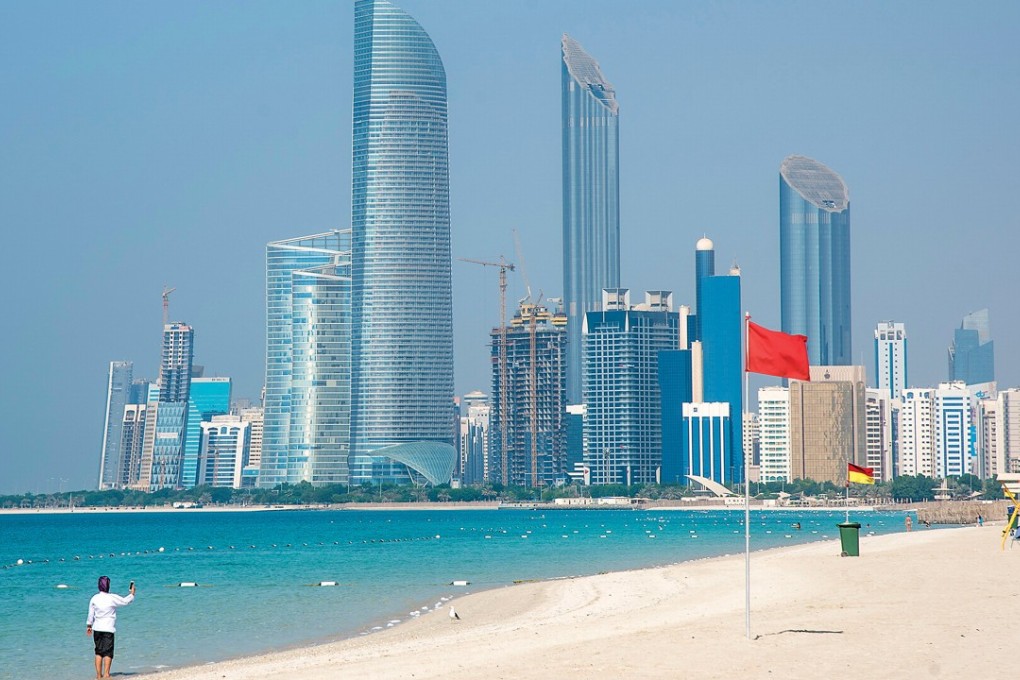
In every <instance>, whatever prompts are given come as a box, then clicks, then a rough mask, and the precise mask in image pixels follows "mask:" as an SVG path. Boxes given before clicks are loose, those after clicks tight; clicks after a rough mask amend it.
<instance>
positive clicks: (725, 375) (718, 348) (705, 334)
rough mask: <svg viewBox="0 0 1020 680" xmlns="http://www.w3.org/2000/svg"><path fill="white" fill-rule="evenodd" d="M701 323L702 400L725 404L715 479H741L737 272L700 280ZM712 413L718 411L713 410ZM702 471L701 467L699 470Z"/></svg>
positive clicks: (741, 387) (741, 410) (740, 382)
mask: <svg viewBox="0 0 1020 680" xmlns="http://www.w3.org/2000/svg"><path fill="white" fill-rule="evenodd" d="M701 289H702V292H701V302H700V303H699V304H701V305H702V307H701V308H699V309H698V324H699V325H700V326H701V344H702V347H703V350H702V351H703V370H704V402H705V403H706V404H711V403H725V404H729V420H728V422H727V423H725V425H726V426H727V427H728V430H729V432H728V435H729V442H730V444H729V446H728V447H727V448H725V449H724V450H723V451H722V453H721V456H720V460H721V467H717V468H714V469H713V472H714V473H715V475H714V479H715V480H716V481H718V482H740V481H742V480H743V479H744V457H743V450H742V448H743V441H744V438H743V431H744V430H743V417H742V413H743V405H744V399H743V375H744V374H743V361H742V357H743V355H742V353H741V352H742V350H741V347H742V345H741V343H742V338H741V334H742V330H743V325H742V323H743V320H742V318H741V312H740V275H739V270H736V269H734V270H733V271H732V272H731V273H730V275H729V276H707V277H705V278H704V279H703V280H702V281H701ZM712 415H713V417H716V416H718V413H713V414H712ZM695 474H702V475H704V476H708V475H706V473H705V471H704V470H703V471H702V472H701V473H695Z"/></svg>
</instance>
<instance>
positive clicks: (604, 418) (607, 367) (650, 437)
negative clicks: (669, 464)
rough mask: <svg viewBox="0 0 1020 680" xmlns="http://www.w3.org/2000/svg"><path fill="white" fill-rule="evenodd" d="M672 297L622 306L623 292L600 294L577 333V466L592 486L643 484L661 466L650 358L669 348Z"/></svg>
mask: <svg viewBox="0 0 1020 680" xmlns="http://www.w3.org/2000/svg"><path fill="white" fill-rule="evenodd" d="M672 298H673V296H672V293H670V292H669V291H649V292H647V293H645V302H644V304H641V305H637V306H635V307H631V306H630V292H629V291H628V290H627V289H612V290H605V291H603V295H602V311H599V312H588V313H587V314H586V315H585V321H584V324H585V327H584V367H585V380H584V403H585V404H586V410H585V415H584V464H585V466H587V468H588V470H589V471H590V475H591V477H590V479H591V483H592V484H648V483H654V482H656V481H658V477H659V468H660V466H661V465H662V420H661V402H660V392H659V382H658V368H657V359H658V356H659V352H661V351H663V350H673V349H677V342H678V341H677V338H678V328H679V314H678V313H677V312H674V311H672V304H673V303H672Z"/></svg>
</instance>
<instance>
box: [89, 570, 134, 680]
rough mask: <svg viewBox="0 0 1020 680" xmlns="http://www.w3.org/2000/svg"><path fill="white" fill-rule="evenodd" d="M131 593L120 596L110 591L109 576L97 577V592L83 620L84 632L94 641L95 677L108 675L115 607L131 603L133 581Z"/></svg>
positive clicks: (114, 624) (111, 662)
mask: <svg viewBox="0 0 1020 680" xmlns="http://www.w3.org/2000/svg"><path fill="white" fill-rule="evenodd" d="M130 590H131V593H130V594H129V595H128V596H127V597H121V596H120V595H115V594H112V593H111V592H110V577H109V576H100V577H99V592H98V593H96V594H95V595H93V596H92V599H91V600H89V616H88V619H86V621H85V634H86V635H91V636H92V639H93V640H94V641H95V643H96V677H97V678H108V677H110V666H111V664H113V634H114V633H116V632H117V625H116V624H117V607H123V606H124V605H128V604H131V602H132V601H133V600H134V599H135V582H134V581H132V582H131V586H130Z"/></svg>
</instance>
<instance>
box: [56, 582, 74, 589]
mask: <svg viewBox="0 0 1020 680" xmlns="http://www.w3.org/2000/svg"><path fill="white" fill-rule="evenodd" d="M70 587H71V586H69V585H67V584H66V583H58V584H57V588H60V589H64V588H70Z"/></svg>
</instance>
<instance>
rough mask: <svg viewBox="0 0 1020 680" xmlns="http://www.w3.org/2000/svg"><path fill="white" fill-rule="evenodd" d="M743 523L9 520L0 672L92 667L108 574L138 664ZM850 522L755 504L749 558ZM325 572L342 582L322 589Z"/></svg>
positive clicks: (639, 559)
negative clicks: (88, 630)
mask: <svg viewBox="0 0 1020 680" xmlns="http://www.w3.org/2000/svg"><path fill="white" fill-rule="evenodd" d="M903 517H904V515H903V514H902V513H883V512H857V513H853V512H852V513H851V519H853V520H856V521H859V522H861V524H862V525H866V526H863V528H862V529H861V532H862V535H864V534H867V533H868V532H874V533H877V534H882V533H890V532H896V531H902V530H903ZM743 520H744V514H743V511H742V510H740V511H737V510H711V511H701V510H657V509H653V510H630V509H626V510H537V511H536V510H505V509H504V510H457V511H436V510H396V511H377V510H371V511H369V510H337V511H281V512H236V513H233V512H215V513H213V512H194V511H192V512H189V511H186V510H182V511H180V512H179V513H177V512H173V513H165V512H161V513H113V512H104V513H96V512H88V513H74V514H63V515H59V514H58V515H48V514H39V515H0V583H2V584H3V588H0V640H3V642H4V644H3V645H0V678H6V677H12V678H13V677H15V675H14V673H13V670H12V669H17V676H16V677H18V678H64V677H79V676H80V677H88V673H90V672H91V671H90V669H91V664H92V641H91V638H88V637H86V636H85V632H84V631H85V617H86V614H87V608H88V601H89V598H90V597H91V596H92V595H93V594H94V593H95V590H96V586H95V584H96V579H97V578H98V577H99V576H100V575H102V574H106V575H108V576H110V578H111V580H112V582H113V587H112V589H111V590H112V591H113V592H118V593H122V594H124V593H126V592H127V588H128V582H129V581H130V580H134V581H135V582H136V583H137V586H138V597H137V600H136V601H135V602H134V603H133V604H131V605H130V606H128V607H127V608H124V609H122V610H120V614H119V615H118V620H117V654H116V660H115V663H114V672H115V673H117V672H120V673H137V672H141V671H147V670H153V669H156V668H160V667H166V666H182V665H186V664H193V663H201V662H207V661H214V660H220V659H224V658H230V657H235V656H243V655H247V654H251V653H254V652H260V651H267V650H270V649H278V648H281V647H286V646H292V645H296V644H301V643H308V642H314V641H327V640H335V639H340V638H344V637H350V636H353V635H358V634H362V633H366V632H370V631H371V630H373V629H379V628H382V627H386V626H387V625H399V623H392V622H394V621H397V620H400V621H406V620H408V619H409V618H410V617H411V614H410V612H412V611H416V612H420V615H427V613H428V612H429V611H431V610H432V609H434V608H435V606H436V605H437V604H442V603H444V602H445V601H446V600H445V598H452V597H457V596H460V595H463V594H465V593H466V592H471V591H476V590H481V589H486V588H491V587H498V586H503V585H507V584H510V583H512V582H514V581H518V580H530V579H544V578H553V577H558V576H571V575H581V574H594V573H598V572H604V571H619V570H623V569H633V568H638V567H648V566H656V565H663V564H670V563H674V562H680V561H685V560H691V559H697V558H701V557H713V556H718V555H725V554H732V553H740V552H743V550H744V530H743ZM842 520H843V513H842V512H791V511H754V512H752V513H751V531H752V550H760V549H764V548H770V547H775V546H780V545H792V544H796V543H804V542H808V541H813V540H821V539H824V538H829V539H835V538H836V537H837V536H838V530H837V528H836V523H837V522H841V521H842ZM797 522H799V523H800V525H801V529H799V530H797V529H794V528H792V527H793V524H794V523H797ZM160 548H162V552H161V551H160ZM19 559H20V560H22V561H23V564H21V565H20V566H18V565H16V563H17V561H18V560H19ZM455 580H467V581H470V585H469V586H467V587H458V586H453V585H451V583H452V582H453V581H455ZM322 581H335V582H337V585H336V586H334V587H318V586H313V585H312V584H318V583H320V582H322ZM181 582H194V583H197V584H198V587H194V588H192V587H185V588H182V587H179V586H178V584H180V583H181ZM61 584H62V585H66V586H68V588H57V587H56V586H57V585H61ZM7 673H9V674H7Z"/></svg>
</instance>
